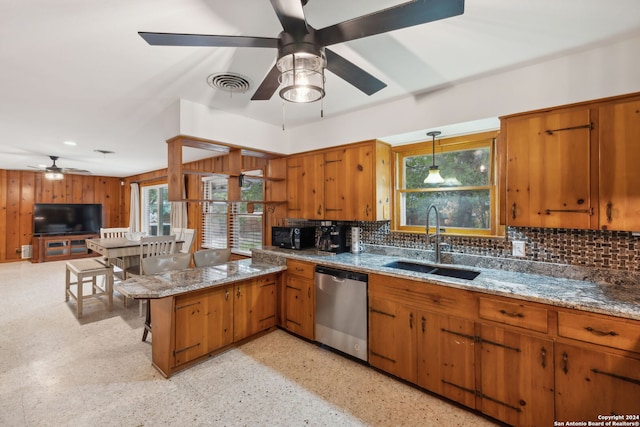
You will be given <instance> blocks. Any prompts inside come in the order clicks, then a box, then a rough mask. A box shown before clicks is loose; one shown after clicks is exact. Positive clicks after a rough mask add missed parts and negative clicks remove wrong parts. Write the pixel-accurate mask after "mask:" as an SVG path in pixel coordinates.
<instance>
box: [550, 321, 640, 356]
mask: <svg viewBox="0 0 640 427" xmlns="http://www.w3.org/2000/svg"><path fill="white" fill-rule="evenodd" d="M558 335H560V336H562V337H567V338H573V339H576V340H580V341H586V342H590V343H594V344H600V345H605V346H607V347H614V348H619V349H622V350H630V351H635V352H637V353H640V323H639V322H633V321H625V320H624V319H613V318H608V317H604V316H596V315H590V314H583V313H577V312H576V313H571V312H563V311H561V312H559V313H558Z"/></svg>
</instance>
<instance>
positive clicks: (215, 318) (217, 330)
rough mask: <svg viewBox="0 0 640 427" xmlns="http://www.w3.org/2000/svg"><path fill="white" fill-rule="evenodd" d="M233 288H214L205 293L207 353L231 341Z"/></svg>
mask: <svg viewBox="0 0 640 427" xmlns="http://www.w3.org/2000/svg"><path fill="white" fill-rule="evenodd" d="M232 293H233V288H232V287H227V288H224V289H215V290H212V291H209V293H208V294H207V308H206V312H205V317H206V320H205V322H206V325H207V329H206V342H207V353H208V352H211V351H215V350H217V349H220V348H222V347H225V346H227V345H229V344H231V343H232V342H233V295H232Z"/></svg>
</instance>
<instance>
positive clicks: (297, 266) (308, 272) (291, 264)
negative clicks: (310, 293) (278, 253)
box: [287, 259, 315, 279]
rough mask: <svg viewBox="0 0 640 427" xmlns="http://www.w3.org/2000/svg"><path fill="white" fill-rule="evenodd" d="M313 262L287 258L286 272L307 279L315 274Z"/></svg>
mask: <svg viewBox="0 0 640 427" xmlns="http://www.w3.org/2000/svg"><path fill="white" fill-rule="evenodd" d="M314 269H315V264H310V263H308V262H304V261H296V260H293V259H288V260H287V272H288V273H290V274H295V275H296V276H301V277H306V278H307V279H313V275H314V274H315V271H314Z"/></svg>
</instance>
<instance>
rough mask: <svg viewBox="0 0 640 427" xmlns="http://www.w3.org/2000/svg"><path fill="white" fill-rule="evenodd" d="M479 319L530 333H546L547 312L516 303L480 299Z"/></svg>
mask: <svg viewBox="0 0 640 427" xmlns="http://www.w3.org/2000/svg"><path fill="white" fill-rule="evenodd" d="M480 318H481V319H486V320H493V321H495V322H500V323H504V324H506V325H512V326H519V327H521V328H526V329H531V330H532V331H538V332H547V329H548V322H547V310H545V309H544V308H539V307H533V306H530V305H526V304H519V303H517V302H506V301H500V300H494V299H489V298H480Z"/></svg>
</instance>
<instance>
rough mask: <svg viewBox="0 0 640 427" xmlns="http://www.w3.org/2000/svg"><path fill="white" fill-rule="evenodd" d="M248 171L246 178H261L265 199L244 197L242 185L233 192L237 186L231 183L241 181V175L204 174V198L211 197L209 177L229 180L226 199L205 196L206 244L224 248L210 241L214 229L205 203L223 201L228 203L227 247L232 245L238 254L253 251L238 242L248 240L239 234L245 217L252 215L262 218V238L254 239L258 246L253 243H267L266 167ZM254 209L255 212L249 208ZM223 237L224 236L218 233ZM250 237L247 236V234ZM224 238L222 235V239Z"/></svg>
mask: <svg viewBox="0 0 640 427" xmlns="http://www.w3.org/2000/svg"><path fill="white" fill-rule="evenodd" d="M244 173H246V176H244V181H245V182H247V181H256V180H260V181H261V184H262V199H261V200H242V199H244V197H243V195H244V193H243V191H242V188H240V189H239V193H236V194H235V195H233V196H232V195H230V192H234V191H235V190H236V189H232V188H230V186H231V185H236V186H237V185H238V177H237V176H236V177H224V178H223V177H220V176H218V177H216V176H209V177H203V178H202V186H203V187H202V194H203V199H206V198H207V194H208V193H207V185H208V181H210V180H211V181H212V180H225V181H226V196H225V197H224V198H223V199H217V200H216V201H205V200H203V205H202V206H203V210H202V221H201V224H202V230H201V236H202V247H205V248H214V247H215V248H220V247H222V246H220V245H212V244H209V243H208V240H207V235H208V234H210V230H208V228H207V221H208V219H207V215H208V214H209V212H208V211H209V207H208V206H205V204H207V203H209V204H211V205H215V204H217V203H220V204H225V205H226V209H225V210H226V212H225V213H224V215H225V217H226V221H225V226H226V228H225V230H224V231H225V233H226V235H225V242H226V244H225V246H224V247H225V248H227V247H228V248H230V249H231V252H232V253H236V254H240V255H250V254H251V249H249V250H245V249H241V248H240V247H239V246H238V245H239V244H240V243H242V242H244V241H245V240H246V239H242V238H240V237H239V233H240V228H239V226H240V224H241V223H242V222H243V218H246V217H248V216H256V217H258V216H259V217H260V219H259V223H260V241H259V242H258V241H257V240H255V241H254V243H256V245H255V246H252V247H258V248H261V247H262V245H264V236H265V204H264V203H261V202H263V201H264V198H265V193H266V188H265V182H264V170H263V169H253V170H250V171H245V172H243V174H244ZM236 196H239V198H240V199H241V200H239V201H229V198H231V197H236ZM243 204H244V205H247V206H246V207H245V208H244V209H243V208H242V207H241V206H240V205H243ZM249 205H251V207H249ZM249 211H251V212H249ZM214 215H223V214H222V213H218V214H214ZM218 237H221V236H218ZM245 237H246V236H245ZM219 240H222V239H219Z"/></svg>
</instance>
